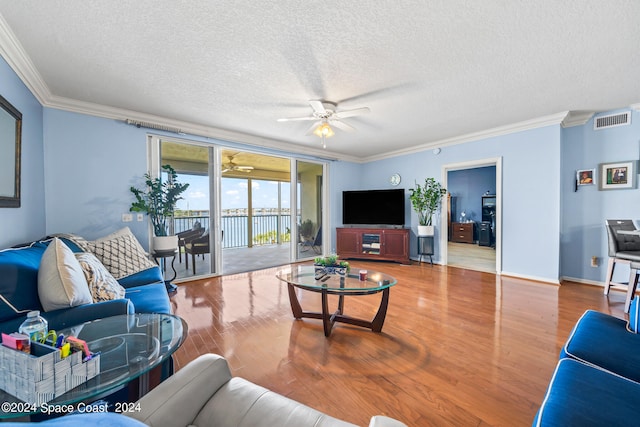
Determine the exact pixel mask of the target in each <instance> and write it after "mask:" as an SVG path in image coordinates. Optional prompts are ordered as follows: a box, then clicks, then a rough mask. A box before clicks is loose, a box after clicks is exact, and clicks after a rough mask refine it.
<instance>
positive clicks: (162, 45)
mask: <svg viewBox="0 0 640 427" xmlns="http://www.w3.org/2000/svg"><path fill="white" fill-rule="evenodd" d="M0 14H1V16H0V18H3V19H0V53H1V54H2V56H3V57H5V59H7V61H8V62H9V64H10V65H11V66H12V67H13V68H14V69H15V70H16V71H17V72H18V74H19V75H20V76H21V77H22V78H23V80H25V82H26V83H27V85H28V86H29V87H30V88H31V90H32V91H34V92H35V93H36V96H37V97H38V98H39V100H40V101H41V102H42V103H43V104H44V105H46V106H51V107H56V108H63V109H68V110H71V111H82V112H88V113H90V114H96V115H100V116H104V117H110V118H114V119H125V118H133V119H138V120H145V121H150V122H153V123H158V124H164V125H167V126H173V127H177V128H180V129H182V130H183V131H185V132H188V133H197V134H200V135H204V136H210V137H222V138H226V139H229V140H239V141H244V142H249V143H252V144H258V145H266V146H274V147H279V148H284V149H288V150H292V151H298V152H305V153H315V154H326V155H327V156H329V157H331V156H334V157H338V158H345V159H349V160H355V161H364V160H372V159H376V158H382V157H384V156H389V155H394V154H399V153H403V152H411V151H412V150H415V149H416V147H421V148H426V147H432V146H438V145H447V144H449V143H455V142H459V141H462V140H465V139H473V138H478V137H480V136H482V135H490V134H492V133H500V132H501V131H504V130H512V129H521V128H527V127H535V126H539V125H544V124H547V123H560V121H562V119H563V118H564V117H565V116H566V113H567V112H569V111H572V112H574V114H575V115H576V116H577V118H578V119H580V118H581V117H582V116H581V113H582V112H597V111H605V110H610V109H614V108H626V107H629V106H633V107H634V108H636V109H640V104H638V103H640V25H639V22H640V1H637V0H628V1H624V0H609V1H606V2H602V1H587V0H576V1H557V0H532V1H527V2H524V1H507V0H501V1H499V0H485V1H477V0H437V1H426V0H414V1H397V0H396V1H391V0H389V1H381V0H378V1H375V2H374V1H365V0H358V1H356V0H353V1H337V0H325V1H299V0H278V1H261V2H256V1H250V0H247V1H239V0H235V1H232V0H222V1H204V0H198V1H194V0H189V1H186V0H184V1H177V0H162V1H160V0H119V1H117V2H113V1H108V2H107V1H102V2H101V1H87V0H64V1H63V0H47V1H42V0H40V1H37V0H21V1H15V0H0ZM310 99H320V100H327V101H333V102H336V103H338V111H340V110H342V109H345V110H346V109H352V108H359V107H369V108H370V109H371V113H370V114H368V115H366V116H360V117H353V118H350V119H347V120H348V123H349V124H351V125H352V126H354V127H356V128H357V129H358V130H357V132H355V133H345V132H343V131H340V130H336V135H335V136H334V137H333V138H331V139H329V140H328V141H327V148H326V150H323V149H322V148H321V144H320V140H319V138H318V137H316V136H305V132H306V130H307V128H308V127H309V124H310V122H284V123H283V122H277V121H276V120H277V119H278V118H282V117H292V116H293V117H295V116H304V115H307V114H310V113H311V108H310V107H309V105H308V103H307V101H308V100H310ZM571 117H574V116H573V115H572V116H571ZM584 117H589V116H588V114H587V115H586V116H584Z"/></svg>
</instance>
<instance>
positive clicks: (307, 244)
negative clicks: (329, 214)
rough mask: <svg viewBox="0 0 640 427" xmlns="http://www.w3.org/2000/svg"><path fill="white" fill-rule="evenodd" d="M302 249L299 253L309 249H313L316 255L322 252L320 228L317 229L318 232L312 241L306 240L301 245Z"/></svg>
mask: <svg viewBox="0 0 640 427" xmlns="http://www.w3.org/2000/svg"><path fill="white" fill-rule="evenodd" d="M301 246H302V248H303V249H301V250H300V252H306V251H308V250H309V248H311V249H313V251H314V252H315V253H317V254H319V253H321V252H322V226H320V228H318V232H317V233H316V237H315V238H314V239H313V240H306V241H304V242H302V243H301Z"/></svg>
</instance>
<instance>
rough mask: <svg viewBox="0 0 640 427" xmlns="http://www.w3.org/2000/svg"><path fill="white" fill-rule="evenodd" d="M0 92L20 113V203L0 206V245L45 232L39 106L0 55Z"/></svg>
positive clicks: (40, 110) (20, 240) (1, 246)
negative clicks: (16, 206)
mask: <svg viewBox="0 0 640 427" xmlns="http://www.w3.org/2000/svg"><path fill="white" fill-rule="evenodd" d="M0 95H2V96H3V97H4V98H5V99H6V100H7V101H9V103H11V105H13V106H14V107H15V108H16V109H18V111H20V112H21V113H22V156H21V157H22V161H21V169H22V173H21V177H20V180H21V189H20V192H21V206H20V207H19V208H0V248H6V247H9V246H12V245H14V244H17V243H22V242H27V241H30V240H35V239H38V238H40V237H42V236H44V234H45V213H46V212H45V204H44V194H45V193H44V154H43V148H42V144H43V143H42V106H41V105H40V103H39V102H38V100H37V99H36V98H35V97H34V96H33V95H32V94H31V92H30V91H29V89H28V88H27V87H26V86H25V85H24V84H23V83H22V81H21V80H20V79H19V78H18V76H17V75H16V74H15V73H14V72H13V70H12V69H11V67H9V65H8V64H7V63H6V62H5V60H4V59H3V58H1V57H0Z"/></svg>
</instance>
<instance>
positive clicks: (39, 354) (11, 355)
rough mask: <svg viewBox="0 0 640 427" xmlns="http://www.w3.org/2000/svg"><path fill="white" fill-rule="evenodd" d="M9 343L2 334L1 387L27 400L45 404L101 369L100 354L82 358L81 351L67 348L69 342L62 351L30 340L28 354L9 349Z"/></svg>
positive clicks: (0, 346) (7, 338)
mask: <svg viewBox="0 0 640 427" xmlns="http://www.w3.org/2000/svg"><path fill="white" fill-rule="evenodd" d="M69 338H72V337H69ZM69 338H67V340H68V339H69ZM11 343H12V340H11V339H10V338H9V335H6V334H2V344H3V345H0V389H2V390H4V391H5V392H7V393H9V394H11V395H12V396H15V397H17V398H18V399H20V400H22V401H24V402H27V403H31V404H34V405H41V404H43V403H47V402H48V401H50V400H53V399H55V398H56V397H58V396H61V395H62V394H64V393H66V392H67V391H69V390H71V389H72V388H74V387H77V386H79V385H80V384H83V383H84V382H86V381H87V380H89V379H91V378H93V377H95V376H96V375H98V373H99V372H100V355H99V354H95V355H90V356H89V357H83V351H68V350H69V347H70V346H71V344H70V345H69V346H67V347H66V349H67V351H66V352H63V351H62V349H61V348H57V347H55V346H52V345H47V344H43V343H39V342H36V341H31V342H30V343H29V344H30V346H29V347H30V353H26V352H25V351H20V350H18V349H17V348H15V347H14V348H10V347H9V346H11V345H12V344H11ZM7 345H9V346H7ZM85 346H86V344H85ZM87 351H88V349H87ZM63 353H65V354H64V355H65V356H66V357H63Z"/></svg>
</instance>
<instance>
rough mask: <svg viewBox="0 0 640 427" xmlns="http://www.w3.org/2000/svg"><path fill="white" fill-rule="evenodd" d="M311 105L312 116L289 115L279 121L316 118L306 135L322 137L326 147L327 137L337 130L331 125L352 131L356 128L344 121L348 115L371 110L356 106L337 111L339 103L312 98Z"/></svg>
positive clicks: (356, 114) (351, 115)
mask: <svg viewBox="0 0 640 427" xmlns="http://www.w3.org/2000/svg"><path fill="white" fill-rule="evenodd" d="M309 105H310V106H311V108H312V109H313V113H312V114H311V115H310V116H304V117H288V118H282V119H278V121H279V122H292V121H302V120H314V123H313V124H312V125H311V127H310V128H309V129H308V130H307V132H306V135H311V134H314V135H316V136H319V137H321V138H322V146H323V147H324V148H326V143H325V138H330V137H332V136H333V135H334V134H335V132H334V131H333V128H332V127H331V126H335V127H336V128H337V129H340V130H343V131H346V132H352V131H354V130H356V129H355V128H354V127H353V126H351V125H350V124H348V123H346V122H345V121H343V119H346V118H348V117H353V116H358V115H361V114H366V113H368V112H369V111H370V110H369V108H368V107H362V108H355V109H353V110H343V111H337V105H336V104H334V103H333V102H327V101H324V102H323V101H318V100H310V101H309Z"/></svg>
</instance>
